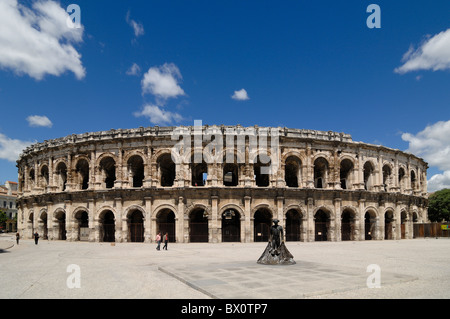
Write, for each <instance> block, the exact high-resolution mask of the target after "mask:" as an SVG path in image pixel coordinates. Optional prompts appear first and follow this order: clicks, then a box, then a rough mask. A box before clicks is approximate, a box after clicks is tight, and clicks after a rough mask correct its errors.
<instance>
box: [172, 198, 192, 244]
mask: <svg viewBox="0 0 450 319" xmlns="http://www.w3.org/2000/svg"><path fill="white" fill-rule="evenodd" d="M184 208H185V207H184V197H183V196H179V197H178V212H177V214H176V217H175V227H176V236H177V239H176V241H177V242H178V243H187V242H189V233H185V229H186V228H185V225H186V226H187V225H189V217H188V216H184ZM185 218H186V220H185ZM187 231H189V229H187Z"/></svg>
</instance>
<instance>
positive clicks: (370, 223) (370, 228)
mask: <svg viewBox="0 0 450 319" xmlns="http://www.w3.org/2000/svg"><path fill="white" fill-rule="evenodd" d="M377 221H378V209H377V208H375V207H373V206H369V207H367V208H366V209H365V210H364V239H365V240H372V239H378V238H377V237H378V236H377V233H376V232H377V226H378V225H377Z"/></svg>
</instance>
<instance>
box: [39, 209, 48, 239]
mask: <svg viewBox="0 0 450 319" xmlns="http://www.w3.org/2000/svg"><path fill="white" fill-rule="evenodd" d="M48 218H49V216H48V211H47V208H42V209H41V210H40V211H39V216H38V228H39V234H40V236H42V238H43V239H48Z"/></svg>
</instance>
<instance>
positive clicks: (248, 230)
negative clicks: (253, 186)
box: [244, 196, 254, 243]
mask: <svg viewBox="0 0 450 319" xmlns="http://www.w3.org/2000/svg"><path fill="white" fill-rule="evenodd" d="M251 201H252V198H251V197H250V196H245V197H244V213H245V222H244V228H245V242H246V243H252V242H253V239H254V237H253V235H254V234H253V227H252V226H253V225H252V224H253V217H252V216H251V208H250V205H251Z"/></svg>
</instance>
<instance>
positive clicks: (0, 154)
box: [0, 133, 33, 162]
mask: <svg viewBox="0 0 450 319" xmlns="http://www.w3.org/2000/svg"><path fill="white" fill-rule="evenodd" d="M31 144H33V142H27V141H21V140H15V139H11V138H9V137H7V136H6V135H4V134H1V133H0V159H5V160H8V161H10V162H15V161H17V160H18V159H19V155H20V154H21V153H22V151H23V150H24V149H25V148H26V147H28V146H30V145H31Z"/></svg>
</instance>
